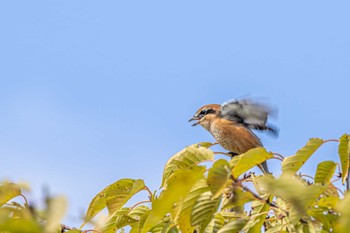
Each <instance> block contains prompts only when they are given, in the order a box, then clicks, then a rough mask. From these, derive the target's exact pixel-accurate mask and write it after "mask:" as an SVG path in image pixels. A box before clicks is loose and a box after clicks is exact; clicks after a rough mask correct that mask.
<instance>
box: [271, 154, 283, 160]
mask: <svg viewBox="0 0 350 233" xmlns="http://www.w3.org/2000/svg"><path fill="white" fill-rule="evenodd" d="M272 154H274V155H276V156H278V157H280V158H281V159H282V160H283V159H284V156H283V155H281V154H279V153H276V152H272Z"/></svg>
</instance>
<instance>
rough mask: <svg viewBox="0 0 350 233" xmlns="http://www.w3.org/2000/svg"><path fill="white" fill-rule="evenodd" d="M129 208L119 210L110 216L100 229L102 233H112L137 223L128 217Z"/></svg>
mask: <svg viewBox="0 0 350 233" xmlns="http://www.w3.org/2000/svg"><path fill="white" fill-rule="evenodd" d="M129 211H130V208H121V209H120V210H118V211H116V212H115V213H114V214H113V216H111V217H110V218H109V219H108V221H107V222H106V224H105V225H104V227H103V228H102V232H103V233H114V232H116V231H117V230H118V229H120V228H122V227H125V226H127V225H130V224H132V223H135V222H137V220H135V219H134V218H132V217H130V216H129V215H128V213H129Z"/></svg>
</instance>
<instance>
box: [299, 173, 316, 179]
mask: <svg viewBox="0 0 350 233" xmlns="http://www.w3.org/2000/svg"><path fill="white" fill-rule="evenodd" d="M300 176H301V177H303V176H305V177H307V178H310V179H313V180H315V178H313V177H312V176H309V175H306V174H300Z"/></svg>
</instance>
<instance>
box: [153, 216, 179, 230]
mask: <svg viewBox="0 0 350 233" xmlns="http://www.w3.org/2000/svg"><path fill="white" fill-rule="evenodd" d="M149 232H151V233H178V230H177V228H176V227H175V226H174V225H173V224H172V222H171V221H170V218H169V217H165V218H164V219H163V220H162V221H161V222H160V223H158V224H157V225H156V226H154V227H153V228H152V229H151V230H150V231H149Z"/></svg>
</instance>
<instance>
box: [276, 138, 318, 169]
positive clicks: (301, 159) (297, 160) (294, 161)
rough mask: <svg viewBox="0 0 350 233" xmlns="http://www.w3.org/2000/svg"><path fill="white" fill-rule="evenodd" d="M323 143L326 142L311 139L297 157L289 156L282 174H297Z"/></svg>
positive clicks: (298, 152) (283, 164)
mask: <svg viewBox="0 0 350 233" xmlns="http://www.w3.org/2000/svg"><path fill="white" fill-rule="evenodd" d="M323 142H324V141H323V140H322V139H320V138H311V139H310V140H309V141H308V142H307V143H306V145H305V146H304V147H303V148H301V149H299V150H298V151H297V153H296V154H295V155H293V156H289V157H287V158H285V159H284V160H283V162H282V172H283V173H295V172H297V171H298V170H299V169H300V168H301V167H302V166H303V165H304V163H305V162H306V161H307V160H308V159H309V158H310V156H311V155H312V154H313V153H314V152H315V151H316V150H317V149H318V148H319V147H320V146H321V145H322V144H323Z"/></svg>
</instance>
